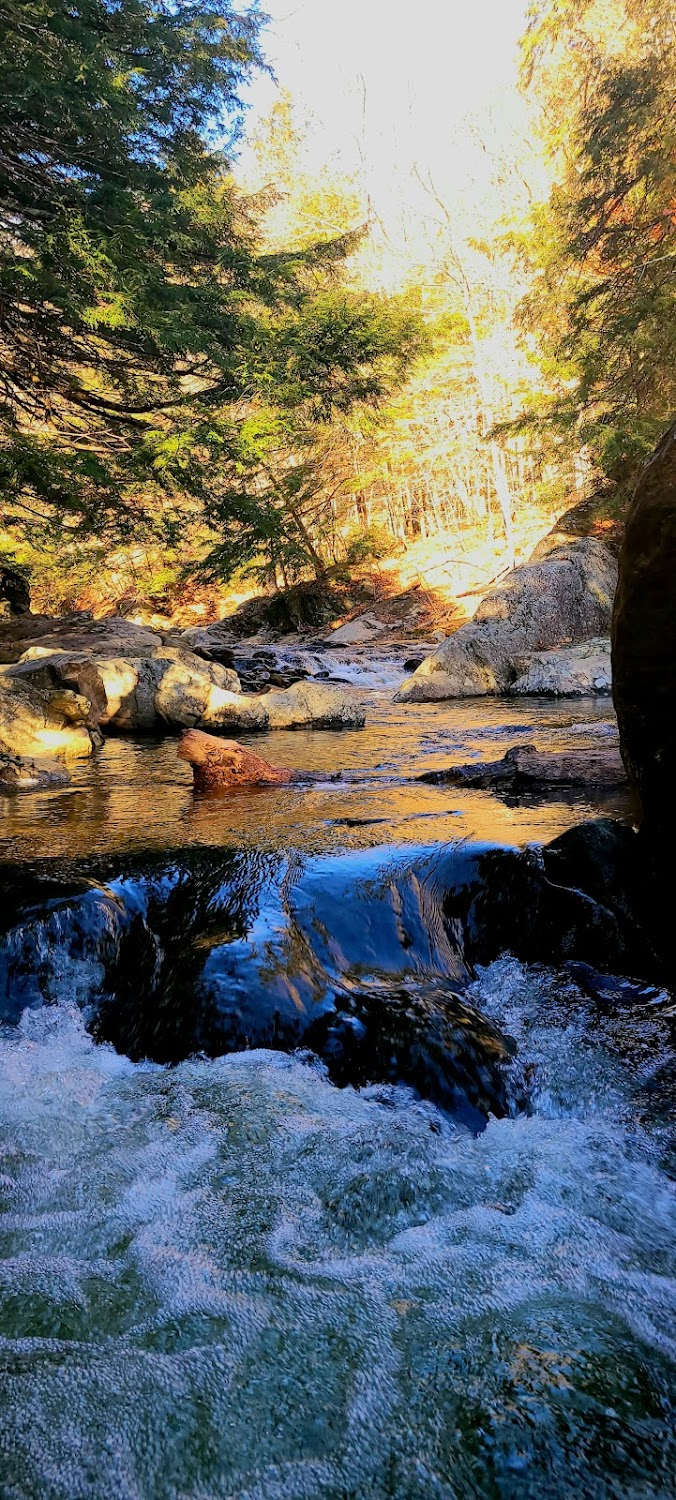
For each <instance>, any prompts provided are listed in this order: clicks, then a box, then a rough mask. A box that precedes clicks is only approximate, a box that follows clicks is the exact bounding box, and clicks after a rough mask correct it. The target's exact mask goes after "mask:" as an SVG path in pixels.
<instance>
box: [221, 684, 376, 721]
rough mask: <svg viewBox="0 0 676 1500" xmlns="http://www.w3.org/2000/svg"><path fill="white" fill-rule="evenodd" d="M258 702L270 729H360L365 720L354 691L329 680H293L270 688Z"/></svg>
mask: <svg viewBox="0 0 676 1500" xmlns="http://www.w3.org/2000/svg"><path fill="white" fill-rule="evenodd" d="M243 701H244V702H246V701H247V700H246V699H244V700H243ZM258 702H259V703H261V704H262V705H263V706H264V708H265V712H266V714H267V727H268V728H270V729H298V728H300V727H303V726H305V727H307V728H308V729H361V728H363V725H364V724H365V722H366V713H365V710H364V706H363V704H362V703H361V702H360V699H359V698H358V696H357V695H356V693H353V692H350V691H349V690H348V691H346V690H345V688H344V687H342V686H336V685H335V684H333V683H323V682H321V683H320V682H314V681H312V680H309V681H306V682H297V683H296V684H295V686H294V687H290V688H284V689H280V690H278V689H273V690H272V692H269V693H266V694H265V696H264V697H263V698H260V699H258Z"/></svg>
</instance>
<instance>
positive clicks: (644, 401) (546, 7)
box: [523, 0, 676, 483]
mask: <svg viewBox="0 0 676 1500" xmlns="http://www.w3.org/2000/svg"><path fill="white" fill-rule="evenodd" d="M523 65H524V81H525V84H526V86H527V88H528V89H530V90H534V91H535V92H536V94H537V95H538V97H539V98H540V100H541V102H542V107H543V133H544V138H545V143H546V145H547V147H548V149H549V151H550V153H551V154H552V156H553V158H554V163H555V178H554V185H553V188H552V192H551V195H550V198H549V201H548V202H547V203H546V204H545V205H543V207H542V208H541V209H540V210H539V211H538V212H536V214H535V216H534V222H533V226H532V231H531V234H530V236H529V239H528V256H529V258H530V263H531V272H532V286H531V290H530V292H529V295H528V298H527V301H526V316H527V321H528V325H529V327H530V328H531V330H532V332H533V333H534V335H535V337H536V339H537V341H538V344H539V347H540V350H541V353H542V358H543V363H544V367H545V370H546V373H547V376H548V384H549V388H550V392H551V397H552V399H551V401H550V403H549V409H548V414H549V415H550V416H552V417H553V418H554V419H555V420H556V421H558V422H559V423H560V424H561V426H562V427H564V428H565V427H566V426H567V427H568V428H569V429H572V430H573V432H574V433H575V437H576V440H577V441H578V443H580V442H582V443H584V442H587V443H589V444H590V445H591V448H592V451H593V453H594V455H595V457H596V458H598V460H599V462H600V464H601V466H602V468H603V469H604V470H605V472H606V473H607V474H608V476H609V477H611V478H613V479H615V480H617V481H619V482H620V483H623V482H626V481H627V480H628V479H630V478H631V476H632V474H633V473H634V472H635V469H636V467H637V464H638V463H639V462H640V461H641V459H642V458H643V456H644V455H645V453H646V452H648V451H650V449H651V448H652V446H653V445H654V442H655V440H656V438H657V436H658V435H659V434H660V432H661V431H662V430H663V429H664V427H665V426H666V425H667V423H668V421H669V419H670V417H671V416H672V415H673V411H674V407H675V406H676V29H675V28H674V14H673V6H672V4H671V3H670V0H556V3H555V4H554V3H552V0H538V3H536V4H535V5H534V6H533V7H532V11H531V19H530V26H529V29H528V31H527V34H526V36H525V38H524V43H523Z"/></svg>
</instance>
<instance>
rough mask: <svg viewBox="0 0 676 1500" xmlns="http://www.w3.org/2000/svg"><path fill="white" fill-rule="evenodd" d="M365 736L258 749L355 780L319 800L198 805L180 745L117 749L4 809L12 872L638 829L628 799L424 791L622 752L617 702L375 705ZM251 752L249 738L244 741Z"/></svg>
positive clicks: (319, 793)
mask: <svg viewBox="0 0 676 1500" xmlns="http://www.w3.org/2000/svg"><path fill="white" fill-rule="evenodd" d="M365 696H366V697H367V707H368V714H369V718H368V722H367V727H366V728H365V729H363V730H353V731H342V732H333V731H327V730H314V731H304V730H302V731H296V732H295V733H294V732H285V731H276V732H272V733H268V734H264V735H257V736H248V737H247V738H248V740H249V742H251V743H252V744H255V746H256V749H257V750H259V751H260V753H261V754H262V755H265V756H267V757H268V758H269V759H270V760H272V761H274V762H276V763H277V764H279V765H289V766H293V767H296V768H298V769H303V770H316V771H325V772H326V773H327V777H328V776H329V775H332V774H334V773H335V772H336V771H339V770H341V771H343V772H344V773H345V776H346V780H344V781H342V782H338V783H331V782H329V781H327V782H326V783H319V784H317V785H313V786H309V787H291V788H289V787H274V788H265V789H251V790H244V789H241V790H238V791H234V792H230V793H228V794H227V795H211V796H201V797H198V796H195V794H194V793H193V790H192V773H191V770H190V767H189V766H188V765H186V763H185V762H183V761H180V760H178V758H177V756H176V739H175V738H167V739H164V740H155V739H123V738H119V739H110V740H108V741H107V742H106V744H105V745H104V747H103V749H102V750H101V751H100V752H98V754H96V755H95V756H94V757H93V758H92V760H91V761H90V762H88V763H87V764H82V765H80V766H79V767H77V768H76V770H75V772H74V777H73V784H72V786H70V787H68V788H64V789H63V790H56V791H52V792H47V793H42V794H26V795H24V796H17V795H15V796H13V797H5V798H3V799H2V800H1V801H0V834H1V836H2V841H3V856H4V857H5V858H11V859H13V858H20V859H31V858H81V857H83V856H86V855H87V854H94V853H97V854H98V853H102V852H107V851H109V852H116V851H122V850H129V849H133V848H137V849H138V848H155V849H157V848H164V847H173V846H177V845H184V844H211V845H223V846H234V847H239V848H245V847H249V848H250V847H262V848H267V849H278V848H288V847H294V848H299V849H302V850H306V851H308V852H318V851H321V850H324V849H336V848H355V847H363V846H365V845H373V844H383V843H416V844H419V843H436V842H437V841H440V840H441V841H445V840H456V839H471V840H481V841H484V840H485V841H488V842H499V843H509V844H525V843H529V842H545V841H546V840H548V839H551V838H554V837H556V835H557V834H559V833H561V832H563V831H564V830H565V829H566V828H569V827H570V826H571V825H572V824H574V823H578V822H581V821H583V820H584V819H586V818H590V817H598V816H599V815H601V814H603V815H609V816H615V817H620V818H624V819H628V818H629V816H630V810H629V804H628V798H627V797H626V796H625V795H624V794H623V793H622V792H613V793H607V794H602V793H598V794H597V793H592V792H591V790H590V791H589V792H584V793H570V794H569V795H568V796H566V795H562V794H561V793H560V792H557V793H556V794H554V795H552V796H550V797H548V798H537V797H535V796H534V795H532V794H531V795H529V796H527V797H522V798H520V799H518V800H516V799H509V800H508V799H505V798H502V797H498V796H497V795H495V794H493V793H490V792H482V791H469V790H461V789H460V788H457V787H453V786H429V785H427V784H425V783H420V782H416V781H415V780H414V779H413V778H415V777H416V776H418V775H420V773H421V772H423V771H426V770H435V769H437V768H439V767H442V766H444V765H450V764H457V763H460V762H462V761H467V760H475V759H476V760H490V759H496V758H498V757H499V756H501V755H503V754H504V753H505V751H506V750H507V749H508V748H509V747H510V745H512V744H527V743H535V744H537V745H538V746H539V747H541V748H543V749H547V748H549V749H563V748H566V747H567V746H570V745H575V746H577V747H578V748H579V747H582V746H583V745H587V744H588V745H596V746H599V745H603V744H608V743H609V742H612V740H611V735H612V732H613V731H612V728H611V715H612V709H611V706H610V704H609V702H608V700H607V699H605V700H589V699H586V700H568V702H563V703H561V702H559V703H556V702H550V701H547V700H529V701H527V702H523V703H519V702H513V701H511V700H510V701H507V700H505V701H500V700H497V701H496V700H490V701H489V700H482V699H473V700H468V701H465V702H460V703H440V704H429V705H426V704H416V705H415V706H407V707H404V706H403V705H402V706H399V705H392V704H391V703H389V702H388V701H387V699H386V698H385V696H384V695H376V694H373V693H371V694H368V695H365ZM243 738H244V737H243Z"/></svg>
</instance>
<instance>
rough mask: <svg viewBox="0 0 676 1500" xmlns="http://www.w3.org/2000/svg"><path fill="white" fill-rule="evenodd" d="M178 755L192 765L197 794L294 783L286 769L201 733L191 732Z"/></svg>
mask: <svg viewBox="0 0 676 1500" xmlns="http://www.w3.org/2000/svg"><path fill="white" fill-rule="evenodd" d="M177 754H178V755H179V756H180V758H181V760H187V761H189V762H190V765H191V766H192V771H193V780H194V785H195V790H196V791H198V792H204V791H214V790H215V789H219V790H222V789H225V788H228V787H233V786H279V785H284V784H285V783H287V782H289V781H293V780H294V773H293V772H292V771H289V770H287V769H286V767H285V766H272V765H270V762H269V761H267V760H263V757H262V756H261V755H255V754H254V752H253V750H246V749H245V748H244V746H243V745H238V744H237V741H236V740H222V739H217V738H216V736H215V735H213V734H203V733H202V730H201V729H187V730H186V732H185V734H182V735H181V738H180V740H179V742H178V751H177Z"/></svg>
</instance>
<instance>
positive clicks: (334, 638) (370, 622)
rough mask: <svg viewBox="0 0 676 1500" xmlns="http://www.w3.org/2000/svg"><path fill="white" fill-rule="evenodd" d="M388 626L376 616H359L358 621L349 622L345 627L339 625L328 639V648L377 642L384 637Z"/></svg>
mask: <svg viewBox="0 0 676 1500" xmlns="http://www.w3.org/2000/svg"><path fill="white" fill-rule="evenodd" d="M386 630H387V626H386V625H383V623H382V621H381V620H377V619H376V617H375V615H371V614H367V615H359V617H358V618H357V619H356V620H348V621H346V623H345V625H338V626H337V627H336V629H335V630H332V631H331V633H330V634H329V635H328V636H327V637H326V642H325V644H326V645H327V646H363V645H367V644H368V642H369V641H376V640H377V639H378V637H379V636H381V635H383V634H384V633H385V631H386Z"/></svg>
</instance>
